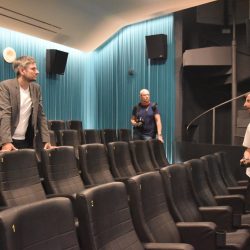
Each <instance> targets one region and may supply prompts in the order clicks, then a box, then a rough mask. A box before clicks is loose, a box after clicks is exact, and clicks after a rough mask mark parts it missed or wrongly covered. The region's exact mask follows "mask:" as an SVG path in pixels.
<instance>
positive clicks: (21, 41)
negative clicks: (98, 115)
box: [0, 28, 91, 120]
mask: <svg viewBox="0 0 250 250" xmlns="http://www.w3.org/2000/svg"><path fill="white" fill-rule="evenodd" d="M6 47H12V48H14V49H15V51H16V54H17V57H19V56H23V55H29V56H33V57H34V58H35V59H36V61H37V67H38V69H39V71H40V74H39V76H38V79H37V82H38V83H39V84H40V85H41V89H42V94H43V104H44V109H45V112H46V115H47V118H48V119H63V120H67V119H83V120H84V118H85V117H84V115H83V114H82V108H81V106H82V104H81V102H82V99H84V97H83V91H84V88H83V87H82V86H83V85H84V77H83V75H85V73H84V66H85V56H86V54H85V53H83V52H81V51H78V50H75V49H72V48H69V47H66V46H63V45H59V44H56V43H52V42H48V41H46V40H42V39H38V38H36V37H32V36H28V35H25V34H22V33H18V32H14V31H11V30H7V29H3V28H0V51H3V50H4V48H6ZM46 49H57V50H62V51H65V52H68V53H69V55H68V61H67V65H66V69H65V74H64V75H53V76H48V75H47V74H46ZM14 77H15V74H14V72H13V70H12V67H11V64H8V63H6V62H4V60H3V58H1V60H0V81H2V80H5V79H8V78H14ZM86 84H87V85H88V82H86ZM90 88H91V87H90Z"/></svg>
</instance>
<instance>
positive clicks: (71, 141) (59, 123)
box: [48, 120, 132, 146]
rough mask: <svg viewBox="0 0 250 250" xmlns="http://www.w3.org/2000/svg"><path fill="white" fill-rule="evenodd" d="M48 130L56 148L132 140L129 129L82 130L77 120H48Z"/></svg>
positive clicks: (80, 123)
mask: <svg viewBox="0 0 250 250" xmlns="http://www.w3.org/2000/svg"><path fill="white" fill-rule="evenodd" d="M48 128H49V130H50V136H51V141H52V144H54V145H58V146H63V145H66V146H74V145H80V144H90V143H103V144H108V143H109V142H113V141H131V140H132V133H131V130H130V129H125V128H120V129H117V130H116V129H101V130H97V129H83V126H82V122H81V121H79V120H68V121H64V120H48ZM72 130H74V131H72Z"/></svg>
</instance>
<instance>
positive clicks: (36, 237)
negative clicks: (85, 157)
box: [0, 147, 250, 250]
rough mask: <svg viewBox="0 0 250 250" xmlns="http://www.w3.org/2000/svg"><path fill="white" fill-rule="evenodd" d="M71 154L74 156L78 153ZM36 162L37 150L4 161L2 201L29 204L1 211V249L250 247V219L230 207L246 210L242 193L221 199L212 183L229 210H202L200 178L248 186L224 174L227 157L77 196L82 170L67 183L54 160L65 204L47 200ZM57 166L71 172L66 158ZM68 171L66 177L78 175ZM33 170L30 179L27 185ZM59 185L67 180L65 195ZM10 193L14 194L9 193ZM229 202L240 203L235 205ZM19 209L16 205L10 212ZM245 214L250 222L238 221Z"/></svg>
mask: <svg viewBox="0 0 250 250" xmlns="http://www.w3.org/2000/svg"><path fill="white" fill-rule="evenodd" d="M62 148H64V147H62ZM66 149H69V148H68V147H66ZM71 149H72V148H71ZM57 150H58V149H57ZM51 152H52V151H50V153H51ZM71 152H72V154H71V155H72V157H74V153H73V149H72V150H71ZM54 156H55V155H54ZM61 156H62V155H59V157H61ZM35 159H36V157H35V152H34V151H33V150H19V151H16V152H9V153H3V154H2V155H1V161H0V166H1V168H0V170H1V172H0V174H1V175H0V177H1V188H0V191H1V198H2V201H3V200H4V198H5V199H6V200H9V201H10V200H12V201H13V200H14V199H18V200H19V202H18V203H19V204H24V205H19V206H15V207H14V208H7V209H5V210H4V211H2V212H0V249H1V250H7V249H13V250H15V249H29V250H35V249H36V250H40V249H46V250H50V249H51V250H52V249H53V250H54V249H83V250H84V249H87V250H92V249H93V250H97V249H107V250H109V249H117V250H125V249H135V250H137V249H155V250H156V249H166V250H192V249H196V250H215V249H216V250H226V249H227V250H229V249H232V250H233V249H234V250H236V249H242V250H248V249H250V234H249V228H250V223H249V222H250V220H249V217H250V215H249V214H247V211H245V210H244V209H243V210H242V211H241V213H240V211H239V210H237V211H234V209H233V208H232V207H231V205H233V204H234V205H235V204H236V203H237V202H239V204H241V203H242V204H241V205H242V208H244V196H243V195H240V194H234V195H229V194H227V195H215V194H214V191H213V189H212V188H211V183H210V184H209V192H210V193H211V195H212V196H213V197H214V199H216V200H217V198H218V197H217V196H221V197H219V198H220V199H222V200H223V197H224V198H225V200H224V202H225V204H223V206H221V204H220V206H217V204H213V205H212V206H209V205H208V206H202V207H201V205H200V204H199V200H201V199H202V198H203V199H204V198H205V195H204V193H207V192H208V190H207V188H208V186H207V184H205V185H204V178H203V177H201V178H198V177H199V176H200V175H201V176H203V175H204V176H206V179H207V183H209V179H211V178H213V175H214V174H215V171H214V170H213V171H210V170H212V168H213V169H217V170H218V172H217V173H216V175H217V174H218V175H220V176H221V178H225V177H226V175H227V178H226V179H227V180H228V179H229V178H228V177H229V176H230V178H231V179H232V180H234V181H235V189H236V187H246V185H243V184H244V183H241V184H242V185H241V186H240V185H239V184H238V183H237V182H236V180H235V179H234V176H233V175H232V174H231V173H230V172H229V171H228V170H229V169H227V171H228V172H227V174H226V175H225V169H223V168H225V164H226V159H227V158H226V157H225V154H224V153H216V154H212V155H207V156H203V157H202V158H200V159H193V160H190V161H187V162H184V163H178V164H172V165H168V166H165V167H162V168H160V169H159V170H154V171H149V172H146V173H141V174H138V175H135V176H132V177H130V178H128V179H126V181H125V182H124V183H122V182H110V183H106V184H101V185H97V186H94V187H90V188H87V189H86V188H85V187H84V186H82V189H81V190H79V191H77V192H74V191H73V190H74V185H75V184H76V183H77V182H78V181H79V179H77V178H76V176H77V173H78V172H77V171H75V176H73V177H72V178H68V179H67V180H66V179H64V180H62V179H60V177H61V172H60V171H59V168H56V167H55V166H56V164H57V162H56V160H55V159H54V160H55V161H54V162H50V164H51V168H54V171H52V172H51V173H49V174H48V175H51V176H52V175H54V179H53V181H52V183H51V185H54V186H57V187H58V193H57V196H62V197H63V198H62V197H60V198H59V197H56V198H55V197H53V196H50V199H46V198H47V196H46V194H45V192H44V191H43V188H42V185H41V182H40V179H39V176H38V171H37V168H36V166H35V161H34V160H35ZM58 161H59V160H58ZM14 163H15V164H14ZM59 164H61V168H62V171H65V169H66V166H65V165H64V163H63V160H61V161H59ZM223 165H224V166H223ZM69 169H70V167H69ZM69 169H68V170H67V171H68V174H69V175H72V173H70V170H69ZM28 172H31V173H32V175H29V176H28V178H27V179H25V178H26V176H25V175H27V173H28ZM222 172H223V175H221V173H222ZM201 173H203V174H201ZM56 176H57V177H56ZM223 176H224V177H223ZM11 177H12V179H11ZM57 178H58V179H57ZM216 179H217V180H218V178H216ZM58 180H59V183H57V181H58ZM213 181H214V180H213ZM222 181H223V182H225V180H224V179H222ZM21 182H22V184H21ZM31 182H33V184H31ZM60 182H64V185H63V187H64V188H63V189H61V190H60V188H59V187H60ZM224 184H225V183H224ZM217 185H218V184H217ZM225 185H226V184H225ZM10 187H11V188H12V190H8V188H10ZM229 190H230V188H229ZM234 192H235V193H236V191H235V190H234ZM25 196H26V200H25V198H24V197H25ZM6 197H7V198H6ZM66 197H68V198H70V201H71V202H70V201H69V199H68V198H66ZM230 198H231V199H232V200H234V199H235V198H237V199H236V200H234V201H233V202H231V201H230ZM227 202H229V203H227ZM230 202H231V203H230ZM25 204H28V205H25ZM14 205H18V204H17V203H16V204H13V203H12V205H10V206H14ZM229 205H230V206H229ZM239 207H240V206H239ZM239 214H241V217H240V216H239ZM243 216H244V219H245V223H242V222H241V221H240V220H241V219H242V217H243ZM76 218H77V222H78V223H75V221H76Z"/></svg>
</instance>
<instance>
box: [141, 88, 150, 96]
mask: <svg viewBox="0 0 250 250" xmlns="http://www.w3.org/2000/svg"><path fill="white" fill-rule="evenodd" d="M145 91H147V92H148V93H150V92H149V90H148V89H141V90H140V95H142V93H143V92H145Z"/></svg>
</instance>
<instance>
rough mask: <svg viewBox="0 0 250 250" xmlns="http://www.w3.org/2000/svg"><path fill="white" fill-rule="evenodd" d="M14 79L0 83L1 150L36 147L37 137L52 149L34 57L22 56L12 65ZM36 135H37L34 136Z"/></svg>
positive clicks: (46, 147)
mask: <svg viewBox="0 0 250 250" xmlns="http://www.w3.org/2000/svg"><path fill="white" fill-rule="evenodd" d="M13 69H14V71H15V73H16V78H14V79H9V80H5V81H2V82H1V83H0V147H1V148H2V150H4V151H12V150H16V149H20V148H33V147H35V146H36V145H35V142H36V139H35V138H36V136H37V135H39V136H40V137H41V139H42V142H43V143H44V148H45V149H49V148H51V144H50V137H49V131H48V126H47V120H46V117H45V114H44V112H43V107H42V95H41V91H40V86H39V84H37V83H35V81H36V78H37V75H38V74H39V71H38V69H37V67H36V62H35V60H34V58H32V57H29V56H22V57H20V58H17V59H16V60H15V61H14V62H13ZM37 132H38V133H37Z"/></svg>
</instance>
